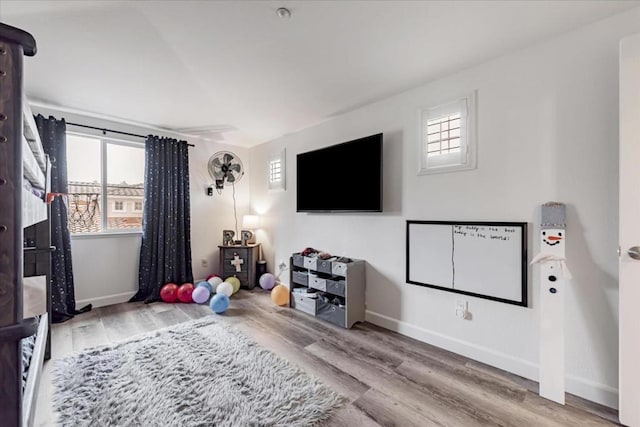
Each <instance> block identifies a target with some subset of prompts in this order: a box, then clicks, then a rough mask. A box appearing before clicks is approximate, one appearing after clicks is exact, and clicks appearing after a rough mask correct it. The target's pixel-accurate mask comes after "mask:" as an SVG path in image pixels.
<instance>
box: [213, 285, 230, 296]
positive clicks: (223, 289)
mask: <svg viewBox="0 0 640 427" xmlns="http://www.w3.org/2000/svg"><path fill="white" fill-rule="evenodd" d="M216 293H218V294H225V295H226V296H228V297H230V296H231V295H232V294H233V285H232V284H231V283H229V282H222V283H220V285H218V288H217V289H216Z"/></svg>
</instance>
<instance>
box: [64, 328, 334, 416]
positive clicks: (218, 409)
mask: <svg viewBox="0 0 640 427" xmlns="http://www.w3.org/2000/svg"><path fill="white" fill-rule="evenodd" d="M53 375H54V381H55V384H56V394H55V397H54V406H55V408H56V410H57V411H58V412H59V414H60V422H61V424H62V425H64V426H285V425H287V426H290V425H295V426H309V425H314V424H317V423H319V422H320V421H322V420H325V419H326V418H328V416H329V415H330V414H331V412H332V410H333V409H335V408H337V407H339V406H341V405H342V403H344V398H343V397H341V396H340V395H338V394H336V393H335V392H333V391H332V390H331V389H329V388H328V387H327V386H325V385H323V384H322V383H320V382H319V381H317V380H316V379H314V378H312V377H310V376H308V375H307V374H306V373H304V372H303V371H301V370H300V369H298V368H296V367H293V366H292V365H290V364H289V363H288V362H286V361H284V360H282V359H280V358H279V357H277V356H275V355H274V354H273V353H271V352H269V351H267V350H265V349H263V348H261V347H260V346H258V345H257V344H256V343H254V342H253V341H252V340H250V339H249V338H247V337H246V336H244V335H243V334H242V333H240V332H239V331H237V330H236V329H234V328H232V327H230V326H229V325H225V324H221V323H216V321H215V320H214V319H213V318H209V317H207V318H204V319H199V320H195V321H190V322H186V323H182V324H179V325H175V326H172V327H170V328H167V329H163V330H160V331H157V332H155V333H151V334H147V335H144V336H141V337H139V338H135V339H133V340H131V341H127V342H123V343H121V344H117V345H113V346H107V347H101V348H96V349H91V350H87V351H85V352H83V353H80V354H77V355H74V356H71V357H68V358H65V359H60V360H58V361H56V362H54V371H53Z"/></svg>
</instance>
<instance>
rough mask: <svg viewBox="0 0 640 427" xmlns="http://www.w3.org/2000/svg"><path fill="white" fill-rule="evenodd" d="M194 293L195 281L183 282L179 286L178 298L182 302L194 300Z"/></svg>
mask: <svg viewBox="0 0 640 427" xmlns="http://www.w3.org/2000/svg"><path fill="white" fill-rule="evenodd" d="M192 293H193V283H183V284H182V285H181V286H180V287H179V288H178V299H179V300H180V302H193V299H191V294H192Z"/></svg>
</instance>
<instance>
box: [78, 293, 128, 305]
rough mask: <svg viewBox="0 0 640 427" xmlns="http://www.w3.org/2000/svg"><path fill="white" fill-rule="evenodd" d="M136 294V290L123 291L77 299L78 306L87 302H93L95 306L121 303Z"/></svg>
mask: <svg viewBox="0 0 640 427" xmlns="http://www.w3.org/2000/svg"><path fill="white" fill-rule="evenodd" d="M135 294H136V292H135V291H131V292H123V293H121V294H113V295H105V296H102V297H97V298H88V299H81V300H77V301H76V308H78V309H79V308H82V307H84V306H85V305H87V304H92V305H93V307H94V308H97V307H104V306H107V305H113V304H120V303H121V302H127V301H129V300H130V299H131V297H132V296H134V295H135Z"/></svg>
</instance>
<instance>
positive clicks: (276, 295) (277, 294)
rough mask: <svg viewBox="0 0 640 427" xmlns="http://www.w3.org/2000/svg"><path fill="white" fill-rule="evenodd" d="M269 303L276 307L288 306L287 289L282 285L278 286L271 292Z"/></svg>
mask: <svg viewBox="0 0 640 427" xmlns="http://www.w3.org/2000/svg"><path fill="white" fill-rule="evenodd" d="M271 301H273V302H274V303H275V304H276V305H287V304H289V288H287V287H286V286H284V285H278V286H276V287H275V288H273V289H272V290H271Z"/></svg>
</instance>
